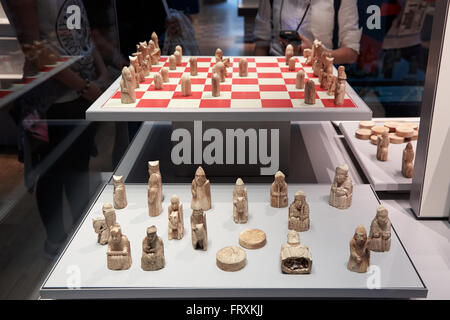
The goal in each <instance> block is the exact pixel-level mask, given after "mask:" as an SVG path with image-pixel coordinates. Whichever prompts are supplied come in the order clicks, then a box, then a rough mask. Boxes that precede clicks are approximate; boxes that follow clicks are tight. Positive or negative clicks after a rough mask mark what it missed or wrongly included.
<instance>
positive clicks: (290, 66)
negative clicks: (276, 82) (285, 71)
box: [289, 57, 295, 71]
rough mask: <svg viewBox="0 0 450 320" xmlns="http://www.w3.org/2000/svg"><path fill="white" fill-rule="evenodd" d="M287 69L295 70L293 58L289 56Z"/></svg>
mask: <svg viewBox="0 0 450 320" xmlns="http://www.w3.org/2000/svg"><path fill="white" fill-rule="evenodd" d="M289 71H295V58H294V57H291V58H290V59H289Z"/></svg>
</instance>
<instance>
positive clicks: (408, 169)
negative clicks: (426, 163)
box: [402, 142, 414, 178]
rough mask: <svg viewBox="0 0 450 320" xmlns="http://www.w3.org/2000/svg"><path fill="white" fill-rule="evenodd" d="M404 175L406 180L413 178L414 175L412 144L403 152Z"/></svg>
mask: <svg viewBox="0 0 450 320" xmlns="http://www.w3.org/2000/svg"><path fill="white" fill-rule="evenodd" d="M402 174H403V176H404V177H405V178H412V177H413V174H414V149H413V146H412V144H411V142H408V144H407V145H406V147H405V149H404V150H403V156H402Z"/></svg>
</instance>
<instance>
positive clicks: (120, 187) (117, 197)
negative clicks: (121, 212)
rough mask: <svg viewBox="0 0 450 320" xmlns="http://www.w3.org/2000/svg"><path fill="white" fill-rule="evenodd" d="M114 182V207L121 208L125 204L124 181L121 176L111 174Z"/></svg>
mask: <svg viewBox="0 0 450 320" xmlns="http://www.w3.org/2000/svg"><path fill="white" fill-rule="evenodd" d="M113 184H114V194H113V199H114V208H115V209H123V208H125V207H126V206H127V204H128V203H127V193H126V191H125V183H124V182H123V176H113Z"/></svg>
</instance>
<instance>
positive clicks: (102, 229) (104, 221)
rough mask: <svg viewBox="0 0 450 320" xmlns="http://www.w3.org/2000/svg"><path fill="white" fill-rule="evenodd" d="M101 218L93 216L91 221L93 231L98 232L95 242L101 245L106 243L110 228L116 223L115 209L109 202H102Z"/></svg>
mask: <svg viewBox="0 0 450 320" xmlns="http://www.w3.org/2000/svg"><path fill="white" fill-rule="evenodd" d="M102 213H103V218H95V219H93V221H92V224H93V226H94V231H95V233H97V234H98V237H97V242H98V243H100V244H101V245H105V244H107V243H108V240H109V236H110V230H111V228H112V227H113V226H115V225H117V221H116V211H115V210H114V208H113V205H112V204H111V203H104V204H103V206H102Z"/></svg>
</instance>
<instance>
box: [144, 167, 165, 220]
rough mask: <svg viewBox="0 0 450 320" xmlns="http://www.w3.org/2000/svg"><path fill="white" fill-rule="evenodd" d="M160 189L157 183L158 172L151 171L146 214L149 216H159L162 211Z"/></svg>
mask: <svg viewBox="0 0 450 320" xmlns="http://www.w3.org/2000/svg"><path fill="white" fill-rule="evenodd" d="M161 202H162V198H161V189H160V186H159V183H158V174H157V173H152V175H151V176H150V179H149V181H148V189H147V203H148V215H149V216H150V217H156V216H159V215H160V213H161V211H162V203H161Z"/></svg>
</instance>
